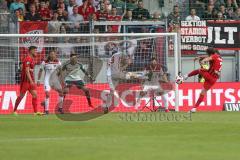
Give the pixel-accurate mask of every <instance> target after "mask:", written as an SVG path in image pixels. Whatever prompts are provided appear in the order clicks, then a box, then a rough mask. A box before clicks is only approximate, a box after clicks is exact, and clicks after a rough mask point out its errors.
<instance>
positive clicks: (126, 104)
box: [0, 83, 240, 114]
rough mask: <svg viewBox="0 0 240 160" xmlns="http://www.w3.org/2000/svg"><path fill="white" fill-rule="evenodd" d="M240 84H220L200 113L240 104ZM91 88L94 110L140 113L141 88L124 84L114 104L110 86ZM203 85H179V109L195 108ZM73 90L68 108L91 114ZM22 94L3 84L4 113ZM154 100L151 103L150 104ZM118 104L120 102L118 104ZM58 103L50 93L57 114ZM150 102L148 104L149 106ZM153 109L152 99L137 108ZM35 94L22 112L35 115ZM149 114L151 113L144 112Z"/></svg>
mask: <svg viewBox="0 0 240 160" xmlns="http://www.w3.org/2000/svg"><path fill="white" fill-rule="evenodd" d="M239 85H240V83H216V85H214V87H213V88H212V89H211V90H209V91H208V93H207V96H206V97H205V100H204V102H202V103H201V105H200V107H199V110H200V111H222V110H223V108H224V104H226V103H240V89H239V87H238V86H239ZM87 87H88V88H89V89H90V94H91V98H92V103H93V105H94V107H96V108H99V111H101V109H102V107H104V106H105V107H106V106H112V105H113V104H115V105H116V106H115V109H114V110H113V111H114V112H133V111H136V103H135V102H136V97H138V96H139V93H140V87H139V86H131V87H130V86H129V85H128V84H125V85H121V87H120V92H119V96H118V97H117V96H115V97H114V98H113V100H112V101H113V102H112V104H108V103H107V98H108V94H109V92H110V91H109V86H108V85H107V84H91V85H87ZM201 88H202V84H200V83H184V84H181V85H179V109H180V111H188V110H189V109H190V108H191V107H193V106H194V104H195V102H196V101H197V99H198V96H199V94H200V92H201ZM71 90H72V91H70V93H69V94H68V95H67V96H66V98H65V101H64V108H68V110H69V111H70V112H72V113H79V112H87V111H89V110H91V109H92V108H89V107H88V106H87V101H86V97H85V94H84V93H83V92H82V91H80V90H78V89H76V88H72V89H71ZM37 91H38V103H39V109H40V110H43V108H42V107H40V103H41V102H42V101H44V96H45V93H44V89H43V86H39V87H38V90H37ZM174 93H175V92H174V91H171V92H169V93H168V96H167V97H168V98H167V101H168V104H169V107H170V108H174V106H175V94H174ZM18 94H19V86H17V85H0V114H10V113H11V112H12V111H13V106H14V104H15V101H16V98H17V95H18ZM149 101H150V103H148V102H149ZM116 102H117V103H116ZM57 103H58V95H57V93H56V92H55V91H51V92H50V112H51V113H53V112H55V110H56V106H57ZM147 103H148V104H147ZM146 104H147V105H148V106H151V105H153V102H152V101H151V97H150V96H146V97H143V98H141V99H140V103H139V105H138V106H137V107H140V108H142V107H143V106H144V105H146ZM160 105H161V106H163V104H162V100H161V96H158V97H156V100H155V106H160ZM31 106H32V104H31V95H30V94H29V93H27V94H26V95H25V97H24V99H23V100H22V102H21V103H20V105H19V108H18V109H19V112H20V113H32V112H33V110H32V107H31ZM144 111H149V110H147V109H146V110H144Z"/></svg>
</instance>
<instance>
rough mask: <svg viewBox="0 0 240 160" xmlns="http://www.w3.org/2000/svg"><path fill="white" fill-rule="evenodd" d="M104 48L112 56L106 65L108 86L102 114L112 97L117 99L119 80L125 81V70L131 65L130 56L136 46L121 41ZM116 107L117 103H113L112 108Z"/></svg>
mask: <svg viewBox="0 0 240 160" xmlns="http://www.w3.org/2000/svg"><path fill="white" fill-rule="evenodd" d="M105 48H107V50H108V51H109V52H111V54H112V56H111V58H110V59H109V61H108V64H107V65H108V66H107V82H108V84H109V86H110V94H109V96H108V100H107V105H106V107H104V112H105V113H107V112H108V107H110V106H111V104H112V97H113V96H115V97H116V98H119V96H118V93H117V92H116V87H117V85H118V84H119V81H120V80H123V79H126V71H125V69H126V68H127V67H128V66H129V65H130V64H131V63H132V55H133V54H134V51H135V48H136V44H134V43H132V41H122V42H120V43H119V44H117V43H113V42H110V43H108V44H106V47H105ZM116 105H118V102H117V101H114V106H116Z"/></svg>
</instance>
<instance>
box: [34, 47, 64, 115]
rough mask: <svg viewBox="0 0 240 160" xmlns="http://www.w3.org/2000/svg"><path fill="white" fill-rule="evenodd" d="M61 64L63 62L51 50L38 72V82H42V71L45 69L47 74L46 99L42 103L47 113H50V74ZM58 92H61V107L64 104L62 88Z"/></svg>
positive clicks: (45, 78) (45, 80) (45, 77)
mask: <svg viewBox="0 0 240 160" xmlns="http://www.w3.org/2000/svg"><path fill="white" fill-rule="evenodd" d="M60 65H61V62H60V61H59V60H58V59H57V57H56V53H55V51H51V52H50V53H49V56H48V58H47V59H46V60H44V61H43V62H42V64H41V68H40V70H39V72H38V84H40V79H41V76H42V72H43V71H44V72H45V75H44V90H45V100H44V102H43V103H42V104H43V106H44V112H45V114H48V113H49V96H50V95H49V92H50V90H51V87H50V84H49V80H50V76H51V74H52V73H53V72H54V70H56V68H57V67H58V66H60ZM57 92H58V93H59V103H58V105H59V107H61V106H62V104H63V92H62V90H61V89H60V90H57Z"/></svg>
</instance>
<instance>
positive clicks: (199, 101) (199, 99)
mask: <svg viewBox="0 0 240 160" xmlns="http://www.w3.org/2000/svg"><path fill="white" fill-rule="evenodd" d="M203 99H204V95H202V94H200V96H199V98H198V100H197V103H196V104H195V107H194V108H197V107H198V106H199V105H200V103H201V102H202V101H203Z"/></svg>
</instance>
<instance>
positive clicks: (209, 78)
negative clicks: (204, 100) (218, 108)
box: [199, 69, 218, 90]
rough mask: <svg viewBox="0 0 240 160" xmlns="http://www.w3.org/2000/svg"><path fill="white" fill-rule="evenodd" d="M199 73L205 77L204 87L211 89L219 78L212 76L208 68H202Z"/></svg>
mask: <svg viewBox="0 0 240 160" xmlns="http://www.w3.org/2000/svg"><path fill="white" fill-rule="evenodd" d="M199 74H200V75H201V76H202V77H203V78H204V79H205V82H204V83H203V88H204V89H206V90H209V89H210V88H211V87H212V86H213V85H214V84H215V83H216V82H217V80H218V78H216V77H214V76H212V75H211V74H210V73H209V72H208V70H205V69H200V72H199Z"/></svg>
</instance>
